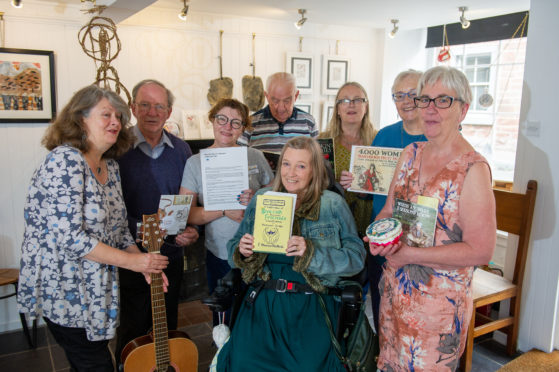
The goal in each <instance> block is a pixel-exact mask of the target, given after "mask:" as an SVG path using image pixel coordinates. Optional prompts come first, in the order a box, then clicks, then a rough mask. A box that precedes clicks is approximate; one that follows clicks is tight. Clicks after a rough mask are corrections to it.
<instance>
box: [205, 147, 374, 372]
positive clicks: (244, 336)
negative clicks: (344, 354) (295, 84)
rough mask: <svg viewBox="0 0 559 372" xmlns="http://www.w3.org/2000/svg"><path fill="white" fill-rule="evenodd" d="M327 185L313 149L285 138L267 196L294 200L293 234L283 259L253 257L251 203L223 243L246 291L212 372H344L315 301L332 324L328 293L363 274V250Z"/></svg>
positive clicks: (334, 308) (334, 311) (335, 307)
mask: <svg viewBox="0 0 559 372" xmlns="http://www.w3.org/2000/svg"><path fill="white" fill-rule="evenodd" d="M327 185H328V176H327V174H326V169H325V166H324V161H323V158H322V151H321V149H320V146H319V145H318V143H317V142H316V141H315V140H313V139H311V138H308V137H303V136H300V137H295V138H292V139H290V140H289V141H288V142H287V143H286V144H285V146H284V148H283V151H282V153H281V155H280V161H279V166H278V169H277V171H276V177H275V179H274V182H273V185H272V190H273V191H278V192H288V193H292V194H296V195H297V201H296V205H295V217H294V221H293V234H292V236H291V237H290V239H289V241H288V244H287V250H286V254H271V253H270V254H266V253H260V252H254V251H253V248H254V237H253V232H254V219H255V214H256V210H255V208H256V198H253V199H252V200H251V202H250V203H249V205H248V207H247V209H246V211H245V217H244V219H243V222H241V225H240V226H239V229H238V230H237V232H236V234H235V236H234V237H233V238H232V239H231V240H230V241H229V242H228V243H227V248H228V251H229V261H230V263H231V264H232V265H233V266H235V267H238V268H240V269H241V271H242V278H243V280H244V281H245V282H246V283H248V284H249V289H248V291H247V295H246V296H245V299H244V301H243V303H242V305H241V307H240V310H239V312H238V316H237V318H236V321H235V327H234V328H233V331H232V333H231V337H230V338H229V341H228V342H227V343H226V344H225V345H224V346H223V347H222V348H221V349H220V351H219V354H218V355H217V357H216V358H215V359H214V361H217V365H215V364H214V366H213V367H216V370H217V371H264V370H265V371H305V370H306V371H340V372H341V371H345V369H344V367H343V365H342V363H341V361H340V360H339V359H338V357H337V356H336V353H335V352H334V349H333V347H332V342H331V338H330V333H329V330H328V327H327V325H326V322H325V320H324V311H323V310H322V308H321V305H320V302H319V298H318V296H319V294H321V296H322V297H323V299H324V302H325V308H326V311H327V312H328V315H329V317H330V319H338V314H339V312H340V307H341V306H340V305H341V304H340V302H338V301H336V299H335V298H334V296H332V295H328V294H327V293H328V292H327V290H328V287H331V286H335V285H336V284H338V282H339V280H340V277H343V276H350V275H354V274H356V273H358V272H359V271H360V270H361V269H362V268H363V266H364V259H365V249H364V248H363V242H362V241H361V240H360V239H359V237H358V236H357V231H356V229H355V224H354V222H353V218H352V217H351V212H350V211H349V209H348V207H347V204H346V203H345V201H344V200H343V198H342V197H341V196H340V195H338V194H336V193H334V192H331V191H328V190H326V187H327ZM265 191H267V189H262V190H260V191H258V192H257V193H256V195H259V194H261V193H263V192H265ZM333 327H334V328H335V327H336V324H333ZM213 367H212V368H213Z"/></svg>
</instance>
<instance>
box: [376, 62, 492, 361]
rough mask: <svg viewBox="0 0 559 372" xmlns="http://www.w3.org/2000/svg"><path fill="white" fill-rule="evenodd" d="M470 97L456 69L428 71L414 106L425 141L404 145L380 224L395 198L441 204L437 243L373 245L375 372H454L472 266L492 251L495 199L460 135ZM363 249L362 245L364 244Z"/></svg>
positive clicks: (477, 158)
mask: <svg viewBox="0 0 559 372" xmlns="http://www.w3.org/2000/svg"><path fill="white" fill-rule="evenodd" d="M471 99H472V92H471V89H470V86H469V83H468V80H467V78H466V76H465V75H464V74H463V73H462V72H460V71H459V70H457V69H454V68H449V67H445V66H438V67H434V68H432V69H430V70H428V71H427V72H425V74H423V76H422V77H421V79H420V80H419V84H418V96H417V97H415V98H414V101H415V104H416V106H417V107H418V108H419V113H420V116H421V118H422V122H423V132H424V135H425V137H426V138H427V142H414V143H412V144H411V145H409V146H407V147H406V148H405V149H404V151H403V152H402V155H401V157H400V160H399V162H398V166H397V168H396V173H395V175H394V178H393V180H392V184H391V185H390V191H389V194H388V199H387V201H386V204H385V205H384V208H383V209H382V210H381V212H380V213H379V215H378V216H377V219H380V218H384V217H390V216H392V212H393V205H394V201H395V199H397V198H398V199H403V200H407V201H410V202H414V203H416V202H417V201H418V197H419V196H423V197H430V198H434V200H435V201H436V202H437V204H438V210H437V211H438V215H437V225H436V231H435V241H434V245H433V246H431V247H423V248H416V247H411V246H409V245H407V244H405V243H404V242H402V241H400V242H398V243H397V244H392V245H388V246H380V245H374V244H370V251H371V254H373V255H381V256H384V257H386V259H387V263H386V264H385V266H384V273H383V276H382V280H381V288H382V289H381V293H382V297H381V304H380V321H379V323H380V327H379V331H380V346H381V353H380V357H379V361H378V367H379V368H380V369H381V370H384V371H388V370H390V371H410V370H414V371H433V370H436V371H454V370H455V369H456V368H457V366H458V363H459V360H460V355H461V354H462V352H463V350H464V346H465V340H466V333H467V329H468V325H469V321H470V319H471V315H472V287H471V281H472V276H473V270H474V266H476V265H482V264H487V263H488V262H489V260H490V259H491V256H492V254H493V248H494V246H495V238H496V237H495V231H496V223H495V200H494V197H493V191H492V188H491V170H490V168H489V165H488V164H487V161H486V160H485V159H484V158H483V157H482V156H481V155H480V154H479V153H477V152H476V151H475V150H474V148H473V147H472V146H471V145H470V144H469V143H468V141H466V140H465V139H464V137H462V135H461V134H460V131H459V127H460V123H461V122H462V120H464V118H465V116H466V113H467V112H468V108H469V106H470V101H471ZM365 241H368V239H367V238H365Z"/></svg>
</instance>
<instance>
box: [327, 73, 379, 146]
mask: <svg viewBox="0 0 559 372" xmlns="http://www.w3.org/2000/svg"><path fill="white" fill-rule="evenodd" d="M350 85H351V86H354V87H356V88H358V89H360V90H361V92H363V95H364V96H365V98H366V99H367V103H366V105H367V112H365V116H363V120H361V128H360V129H359V136H360V137H361V139H362V140H363V143H364V145H366V146H369V145H370V144H371V143H373V139H374V138H375V135H376V134H377V131H376V130H375V128H374V126H373V123H371V119H369V97H368V96H367V92H366V91H365V88H363V86H362V85H361V84H359V83H358V82H355V81H349V82H347V83H345V84H344V85H342V86H341V87H340V89H338V93H337V94H336V102H337V101H338V99H340V92H341V91H342V89H344V88H345V87H347V86H350ZM341 135H342V119H341V118H340V116H339V115H338V104H335V105H334V112H333V113H332V118H331V119H330V122H329V123H328V128H326V131H324V132H322V133H320V136H319V137H320V138H333V139H334V141H337V140H339V139H340V138H339V137H340V136H341Z"/></svg>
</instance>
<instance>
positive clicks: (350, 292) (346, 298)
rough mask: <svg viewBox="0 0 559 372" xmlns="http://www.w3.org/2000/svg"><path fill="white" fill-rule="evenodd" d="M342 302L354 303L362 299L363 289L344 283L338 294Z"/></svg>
mask: <svg viewBox="0 0 559 372" xmlns="http://www.w3.org/2000/svg"><path fill="white" fill-rule="evenodd" d="M340 297H341V299H342V302H343V303H349V304H356V303H361V302H362V301H363V290H362V289H361V287H359V286H357V285H346V286H345V287H344V288H343V289H342V293H341V294H340Z"/></svg>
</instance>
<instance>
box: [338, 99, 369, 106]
mask: <svg viewBox="0 0 559 372" xmlns="http://www.w3.org/2000/svg"><path fill="white" fill-rule="evenodd" d="M336 103H337V104H338V105H342V106H349V104H350V103H353V104H354V105H355V106H358V105H362V104H365V103H367V98H354V99H349V98H344V99H339V100H337V101H336Z"/></svg>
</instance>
